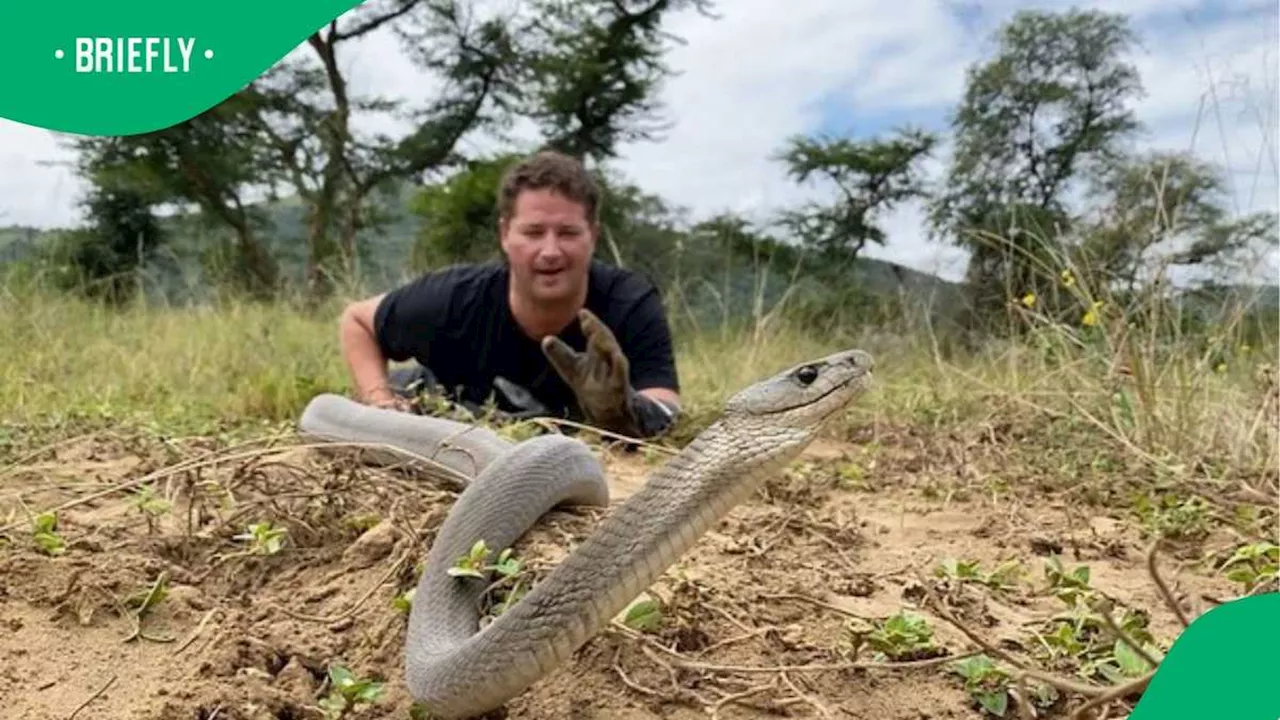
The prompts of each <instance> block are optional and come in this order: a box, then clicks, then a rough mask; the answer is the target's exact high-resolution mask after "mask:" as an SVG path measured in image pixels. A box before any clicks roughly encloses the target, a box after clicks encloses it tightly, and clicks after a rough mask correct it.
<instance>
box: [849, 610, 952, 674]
mask: <svg viewBox="0 0 1280 720" xmlns="http://www.w3.org/2000/svg"><path fill="white" fill-rule="evenodd" d="M863 640H864V642H865V643H866V645H867V647H869V648H871V649H872V650H873V651H874V657H875V659H876V660H877V661H880V662H883V661H884V660H886V659H887V660H915V659H920V658H924V657H931V656H932V655H934V654H935V653H936V651H937V649H938V648H937V646H936V645H934V643H933V628H932V627H930V626H929V621H928V620H926V619H925V618H924V616H922V615H917V614H916V613H913V612H910V611H908V610H903V611H900V612H898V613H896V614H894V615H891V616H889V617H888V618H886V619H885V620H883V621H880V622H876V623H874V624H873V625H872V629H871V630H870V632H867V633H866V634H865V636H864V638H863Z"/></svg>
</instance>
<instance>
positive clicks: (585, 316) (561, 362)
mask: <svg viewBox="0 0 1280 720" xmlns="http://www.w3.org/2000/svg"><path fill="white" fill-rule="evenodd" d="M578 320H579V322H580V323H581V324H582V333H583V335H585V336H586V338H587V349H586V352H585V353H579V352H576V351H574V349H573V348H571V347H569V346H568V345H567V344H565V342H564V341H563V340H561V339H560V338H558V337H556V336H554V335H548V336H547V337H545V338H543V339H542V352H543V353H544V354H545V355H546V356H547V360H549V361H550V362H551V366H552V367H553V368H555V369H556V372H557V373H559V374H560V377H561V378H563V379H564V381H565V382H566V383H568V385H569V387H570V389H572V390H573V393H574V395H575V396H576V397H577V398H578V405H579V407H581V408H582V413H583V415H585V416H586V420H587V422H588V423H590V424H592V425H594V426H596V427H599V428H601V429H604V430H608V431H609V432H613V433H617V434H619V435H625V436H627V437H650V436H652V435H656V434H657V433H659V432H661V431H662V430H664V429H665V428H666V427H667V426H669V425H670V424H671V421H672V419H673V417H674V413H673V412H672V411H670V410H669V409H668V408H666V406H664V405H662V404H661V403H658V402H656V401H654V400H651V399H649V398H647V397H645V396H643V395H641V394H639V393H637V392H636V391H635V390H634V389H633V388H632V387H631V380H630V369H631V366H630V363H629V362H628V361H627V356H626V355H625V354H623V352H622V348H621V347H619V345H618V341H617V339H616V338H615V337H614V336H613V332H612V331H610V330H609V328H608V327H607V326H606V325H605V324H604V323H602V322H600V320H599V319H598V318H597V317H596V316H595V315H593V314H592V313H591V311H590V310H587V309H585V308H584V309H582V310H580V311H578Z"/></svg>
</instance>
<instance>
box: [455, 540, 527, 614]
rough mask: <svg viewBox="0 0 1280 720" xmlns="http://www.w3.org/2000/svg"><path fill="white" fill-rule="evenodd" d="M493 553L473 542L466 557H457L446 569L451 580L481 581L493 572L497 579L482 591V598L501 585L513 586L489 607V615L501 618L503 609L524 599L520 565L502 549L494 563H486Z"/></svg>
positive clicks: (507, 549)
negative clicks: (483, 593) (463, 578)
mask: <svg viewBox="0 0 1280 720" xmlns="http://www.w3.org/2000/svg"><path fill="white" fill-rule="evenodd" d="M492 554H493V552H492V551H491V550H490V549H489V547H488V545H486V544H485V541H484V540H483V539H481V540H477V541H476V542H475V544H474V545H472V546H471V549H470V550H469V551H467V554H465V555H463V556H462V557H460V558H458V560H457V562H455V563H454V565H453V567H451V568H449V569H448V573H449V575H451V576H453V577H472V578H479V579H485V578H487V577H489V574H490V573H496V574H497V575H498V576H499V578H498V579H497V580H496V581H494V583H493V584H492V585H490V586H489V587H488V588H486V589H485V595H486V596H490V595H491V594H493V593H494V592H495V591H497V590H499V589H500V588H501V587H502V586H504V585H507V584H513V587H512V588H511V590H510V591H509V592H507V593H505V595H504V596H503V597H502V599H501V601H500V602H498V603H497V604H496V605H493V607H492V609H491V613H492V614H493V615H501V614H502V613H504V612H506V610H507V608H509V607H511V606H512V605H514V604H515V603H517V602H519V601H520V598H521V597H523V596H524V588H523V584H522V582H521V580H520V571H521V569H522V564H521V562H520V561H519V560H517V559H516V558H515V557H513V553H512V550H511V548H506V549H504V550H503V551H502V552H501V553H499V554H498V559H497V562H494V563H490V562H489V557H490V556H491V555H492Z"/></svg>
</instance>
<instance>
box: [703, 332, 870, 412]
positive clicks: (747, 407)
mask: <svg viewBox="0 0 1280 720" xmlns="http://www.w3.org/2000/svg"><path fill="white" fill-rule="evenodd" d="M874 367H875V360H874V359H872V357H871V355H869V354H868V353H866V352H863V351H862V350H845V351H843V352H838V353H833V354H831V355H828V356H826V357H824V358H821V359H818V360H812V361H810V362H806V363H801V364H799V365H795V366H793V367H790V368H787V369H786V370H783V371H782V372H780V373H778V374H776V375H774V376H773V377H770V378H766V379H764V380H761V381H760V382H758V383H756V384H754V385H751V386H749V387H747V388H745V389H743V390H741V391H739V392H738V393H736V394H735V395H733V396H732V397H731V398H729V401H728V402H727V403H726V404H725V414H726V416H728V415H734V416H747V417H759V418H762V419H765V420H767V422H768V423H770V424H771V425H773V426H776V427H786V428H794V429H805V430H809V429H816V428H817V427H819V426H821V425H822V424H823V423H825V422H826V421H827V419H829V418H830V417H832V416H833V415H835V414H836V413H837V412H839V411H841V410H843V409H844V408H845V407H847V406H848V405H849V403H850V402H852V401H853V399H854V398H855V397H856V396H857V395H859V394H860V393H862V391H864V390H866V389H867V388H868V387H869V386H870V384H871V371H872V369H873V368H874Z"/></svg>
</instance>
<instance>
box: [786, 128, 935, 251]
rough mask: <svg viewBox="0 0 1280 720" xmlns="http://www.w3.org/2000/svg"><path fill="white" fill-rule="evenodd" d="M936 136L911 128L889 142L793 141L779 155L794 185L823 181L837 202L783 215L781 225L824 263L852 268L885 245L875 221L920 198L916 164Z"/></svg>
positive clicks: (922, 192) (922, 191) (921, 188)
mask: <svg viewBox="0 0 1280 720" xmlns="http://www.w3.org/2000/svg"><path fill="white" fill-rule="evenodd" d="M937 142H938V139H937V136H935V135H933V134H931V133H927V132H924V131H922V130H918V129H914V128H905V129H902V130H899V131H898V132H897V133H896V136H895V137H893V138H890V139H880V138H875V139H871V140H863V141H854V140H851V139H848V138H832V137H826V136H819V137H792V138H791V139H790V140H789V141H788V143H787V145H786V147H785V148H784V149H783V151H782V152H781V153H779V154H778V159H780V160H781V161H782V162H783V163H785V164H786V166H787V175H788V176H789V177H790V178H791V179H792V180H794V181H795V182H797V183H802V184H803V183H809V182H813V181H825V184H827V185H829V186H831V187H833V188H834V191H835V192H834V195H835V197H834V198H833V199H832V200H830V201H828V202H825V203H822V202H816V201H811V202H808V203H806V204H805V205H803V206H801V207H800V208H796V209H792V210H787V211H784V212H783V213H781V215H780V217H779V221H780V224H781V225H782V226H783V227H785V228H787V229H788V230H789V231H790V232H791V233H792V234H794V235H795V236H796V237H798V238H799V239H800V241H801V242H802V243H803V244H805V245H806V246H807V247H808V248H810V249H811V250H814V251H816V253H817V254H818V255H819V256H820V257H823V258H824V259H825V260H826V261H827V262H831V261H837V262H840V263H842V264H847V263H850V262H852V261H853V260H854V259H855V258H856V257H857V256H858V254H859V253H860V252H862V250H863V248H864V247H866V245H867V243H876V244H877V245H884V243H885V234H884V230H883V229H882V228H881V227H880V225H879V221H878V216H879V215H881V214H882V213H885V212H888V211H890V210H892V209H893V208H894V207H896V206H897V205H899V204H900V203H903V202H906V201H908V200H912V199H915V198H920V197H924V195H925V188H924V180H923V178H922V177H921V175H920V163H921V162H922V161H923V160H924V159H925V158H927V157H928V156H929V154H930V153H931V152H932V151H933V148H934V147H935V146H936V145H937Z"/></svg>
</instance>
